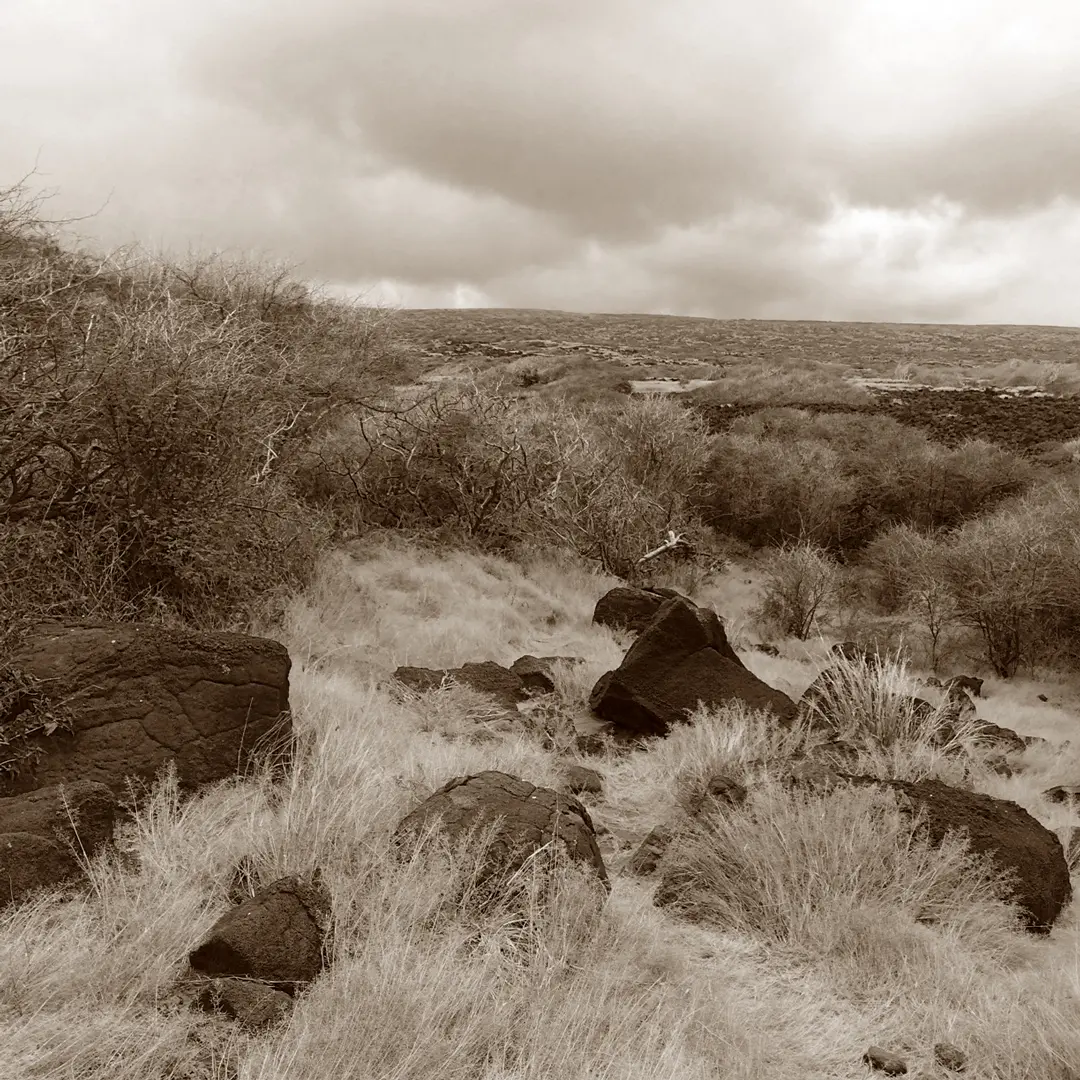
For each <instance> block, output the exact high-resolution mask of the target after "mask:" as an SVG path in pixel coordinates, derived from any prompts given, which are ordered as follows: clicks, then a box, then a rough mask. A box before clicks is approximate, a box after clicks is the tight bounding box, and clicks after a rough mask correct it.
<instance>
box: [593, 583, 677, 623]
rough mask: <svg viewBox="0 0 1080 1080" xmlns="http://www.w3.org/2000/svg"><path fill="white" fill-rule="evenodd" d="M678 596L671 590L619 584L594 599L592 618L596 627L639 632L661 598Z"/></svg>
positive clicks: (657, 609)
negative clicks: (638, 587)
mask: <svg viewBox="0 0 1080 1080" xmlns="http://www.w3.org/2000/svg"><path fill="white" fill-rule="evenodd" d="M681 596H682V594H681V593H678V592H676V591H675V590H674V589H662V588H656V589H637V588H630V587H629V586H625V585H620V586H618V587H616V588H614V589H610V590H609V591H608V592H606V593H604V595H603V596H601V597H600V599H599V600H597V601H596V607H595V608H594V609H593V617H592V621H593V622H594V623H596V624H597V625H598V626H610V627H611V628H612V629H613V630H629V631H630V632H631V633H634V634H640V633H641V631H642V630H644V629H645V627H646V626H648V625H649V623H650V622H652V620H653V616H655V615H656V613H657V612H658V611H659V610H660V608H661V606H662V605H663V604H664V603H665V601H667V600H672V599H675V598H676V597H681ZM684 599H685V598H684Z"/></svg>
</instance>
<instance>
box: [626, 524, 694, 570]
mask: <svg viewBox="0 0 1080 1080" xmlns="http://www.w3.org/2000/svg"><path fill="white" fill-rule="evenodd" d="M667 535H668V538H667V540H666V541H665V542H664V543H662V544H661V545H660V546H659V547H658V548H654V549H653V550H652V551H650V552H648V553H647V554H645V555H642V556H641V558H640V559H638V562H639V563H643V562H645V561H647V560H648V559H655V558H656V556H657V555H662V554H663V553H664V552H665V551H673V550H674V549H675V548H677V547H684V548H688V547H690V544H689V542H688V541H687V539H686V537H684V536H683V535H682V533H676V532H675V531H674V530H673V529H669V530H668V534H667Z"/></svg>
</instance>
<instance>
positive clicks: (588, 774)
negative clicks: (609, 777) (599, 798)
mask: <svg viewBox="0 0 1080 1080" xmlns="http://www.w3.org/2000/svg"><path fill="white" fill-rule="evenodd" d="M563 787H565V788H566V790H567V791H569V792H570V794H571V795H581V794H582V793H587V794H589V795H599V794H600V793H601V792H602V791H603V790H604V778H603V777H602V776H601V775H600V774H599V773H598V772H597V771H596V770H595V769H589V768H586V767H585V766H584V765H567V766H566V767H565V768H564V769H563Z"/></svg>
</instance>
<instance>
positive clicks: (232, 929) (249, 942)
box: [188, 874, 331, 995]
mask: <svg viewBox="0 0 1080 1080" xmlns="http://www.w3.org/2000/svg"><path fill="white" fill-rule="evenodd" d="M330 913H331V909H330V898H329V895H328V894H327V892H326V889H325V887H324V886H323V884H322V882H321V880H320V877H319V875H318V874H315V875H312V876H311V877H310V878H302V877H297V876H295V875H293V876H290V877H284V878H279V879H278V880H277V881H274V882H272V883H271V884H270V885H267V886H265V887H264V888H261V889H259V890H258V891H257V892H256V893H255V894H254V895H253V896H252V897H251V898H250V899H248V900H245V901H244V902H243V903H241V904H239V905H237V906H236V907H234V908H232V909H231V910H230V911H227V912H225V914H224V915H222V916H221V918H220V919H218V921H217V922H216V923H214V925H213V926H212V927H211V928H210V932H209V933H208V934H207V935H206V937H205V938H204V939H203V941H202V943H201V944H200V945H199V946H198V947H197V948H195V949H193V950H192V951H191V953H190V954H189V956H188V963H189V964H190V966H191V968H192V970H193V971H195V972H197V973H198V974H200V975H205V976H209V977H211V978H226V979H228V978H241V979H253V980H257V981H258V982H260V983H262V984H263V985H264V986H267V987H270V988H271V989H274V990H279V991H281V992H283V993H286V994H289V995H293V994H295V993H296V992H297V991H299V990H303V989H304V988H305V987H306V986H307V985H308V984H309V983H310V982H312V980H313V979H315V977H316V976H317V975H318V974H319V972H320V971H322V969H323V965H324V962H325V958H326V941H327V935H328V932H329V926H330Z"/></svg>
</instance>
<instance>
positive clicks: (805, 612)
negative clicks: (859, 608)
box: [753, 541, 839, 641]
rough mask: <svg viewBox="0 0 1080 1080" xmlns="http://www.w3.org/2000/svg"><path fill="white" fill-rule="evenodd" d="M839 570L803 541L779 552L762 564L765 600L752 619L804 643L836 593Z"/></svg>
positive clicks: (811, 545)
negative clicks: (823, 607)
mask: <svg viewBox="0 0 1080 1080" xmlns="http://www.w3.org/2000/svg"><path fill="white" fill-rule="evenodd" d="M838 574H839V569H838V567H837V565H836V563H834V562H833V561H832V559H830V558H829V556H828V555H827V554H826V553H825V552H823V551H822V550H821V549H820V548H817V547H815V546H814V545H813V544H810V543H808V542H806V541H803V542H801V543H798V544H793V545H790V546H785V547H783V548H781V549H780V550H779V551H778V552H775V553H774V554H772V555H771V556H770V557H769V559H768V560H767V562H766V564H765V597H764V599H763V601H762V602H761V604H759V605H758V607H757V608H756V609H755V610H754V612H753V615H754V617H755V618H756V619H758V620H759V621H760V622H762V623H765V624H767V625H768V626H769V627H770V628H773V629H775V630H776V631H777V632H779V633H781V634H783V635H784V636H786V637H796V638H798V639H799V640H800V641H805V640H806V639H807V638H808V637H809V636H810V631H811V630H812V629H813V626H814V622H815V620H816V619H817V617H818V613H819V611H820V610H821V608H822V605H824V604H825V603H826V602H827V601H828V600H830V599H831V598H832V596H833V594H834V592H835V590H836V587H837V581H838Z"/></svg>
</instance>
